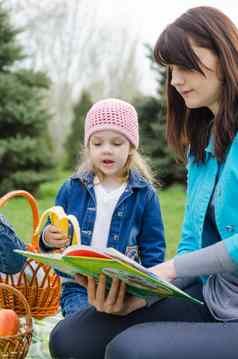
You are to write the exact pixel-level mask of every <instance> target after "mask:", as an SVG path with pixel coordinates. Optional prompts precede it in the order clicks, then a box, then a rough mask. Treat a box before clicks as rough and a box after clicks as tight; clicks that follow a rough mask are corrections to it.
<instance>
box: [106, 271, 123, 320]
mask: <svg viewBox="0 0 238 359" xmlns="http://www.w3.org/2000/svg"><path fill="white" fill-rule="evenodd" d="M119 290H120V280H119V279H117V278H113V280H112V283H111V287H110V290H109V291H108V293H107V297H106V300H105V304H104V311H105V312H106V313H113V311H114V304H115V302H116V301H117V298H118V293H119Z"/></svg>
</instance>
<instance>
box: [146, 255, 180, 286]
mask: <svg viewBox="0 0 238 359" xmlns="http://www.w3.org/2000/svg"><path fill="white" fill-rule="evenodd" d="M149 270H150V272H152V273H154V274H156V275H158V276H159V277H160V278H161V279H165V280H167V281H171V280H173V279H175V278H176V270H175V265H174V261H173V259H170V260H169V261H166V262H164V263H161V264H157V265H156V266H154V267H151V268H149Z"/></svg>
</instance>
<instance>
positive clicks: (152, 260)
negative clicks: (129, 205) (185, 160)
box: [137, 189, 165, 267]
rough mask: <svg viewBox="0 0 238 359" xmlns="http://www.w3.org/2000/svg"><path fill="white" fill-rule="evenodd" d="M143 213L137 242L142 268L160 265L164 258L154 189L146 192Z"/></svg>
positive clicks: (162, 227)
mask: <svg viewBox="0 0 238 359" xmlns="http://www.w3.org/2000/svg"><path fill="white" fill-rule="evenodd" d="M147 196H148V198H147V200H146V205H145V209H144V213H143V222H142V226H141V231H140V234H139V236H138V239H137V242H138V245H139V250H140V257H141V261H142V265H143V266H144V267H152V266H154V265H156V264H159V263H162V262H163V261H164V256H165V239H164V226H163V220H162V216H161V210H160V203H159V199H158V195H157V193H156V191H155V190H154V189H152V190H150V191H148V195H147Z"/></svg>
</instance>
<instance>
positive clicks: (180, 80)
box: [171, 68, 185, 87]
mask: <svg viewBox="0 0 238 359" xmlns="http://www.w3.org/2000/svg"><path fill="white" fill-rule="evenodd" d="M184 82H185V79H184V76H183V73H182V71H180V70H179V69H177V68H174V69H173V70H172V71H171V85H172V86H175V87H176V86H179V85H183V84H184Z"/></svg>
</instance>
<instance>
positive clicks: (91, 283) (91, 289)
mask: <svg viewBox="0 0 238 359" xmlns="http://www.w3.org/2000/svg"><path fill="white" fill-rule="evenodd" d="M96 290H97V284H96V281H95V279H94V278H93V277H88V302H89V304H91V305H93V306H95V303H96Z"/></svg>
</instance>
